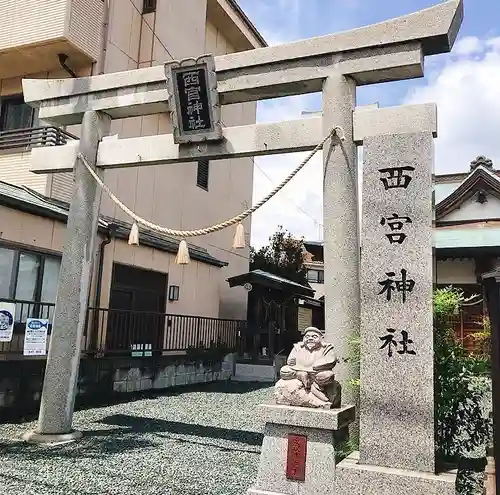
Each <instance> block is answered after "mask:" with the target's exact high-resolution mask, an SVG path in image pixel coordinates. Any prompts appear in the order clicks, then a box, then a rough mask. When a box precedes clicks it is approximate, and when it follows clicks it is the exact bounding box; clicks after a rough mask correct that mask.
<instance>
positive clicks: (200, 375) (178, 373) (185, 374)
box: [113, 356, 233, 393]
mask: <svg viewBox="0 0 500 495" xmlns="http://www.w3.org/2000/svg"><path fill="white" fill-rule="evenodd" d="M218 368H219V367H216V368H213V369H212V368H210V367H206V366H204V365H203V364H175V363H174V364H166V365H163V366H161V367H159V368H158V369H156V370H152V369H148V368H142V369H141V368H138V367H124V368H120V369H117V370H116V371H115V374H114V377H113V392H118V393H121V392H139V391H143V390H152V389H156V390H159V389H165V388H170V387H177V386H181V385H194V384H198V383H207V382H216V381H221V380H222V381H224V380H229V379H230V378H231V377H232V375H233V360H232V357H231V356H228V357H226V359H225V360H224V362H222V363H221V365H220V369H218Z"/></svg>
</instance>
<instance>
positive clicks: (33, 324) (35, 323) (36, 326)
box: [27, 319, 49, 330]
mask: <svg viewBox="0 0 500 495" xmlns="http://www.w3.org/2000/svg"><path fill="white" fill-rule="evenodd" d="M27 327H28V328H29V329H30V330H40V329H41V328H44V327H45V328H46V329H47V330H48V329H49V321H48V320H34V319H33V320H30V321H29V322H28V323H27Z"/></svg>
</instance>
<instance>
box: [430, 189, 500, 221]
mask: <svg viewBox="0 0 500 495" xmlns="http://www.w3.org/2000/svg"><path fill="white" fill-rule="evenodd" d="M486 198H487V200H488V201H487V202H486V203H483V204H481V203H478V202H477V201H476V196H475V195H474V196H473V197H472V198H471V199H469V200H468V201H466V202H465V203H463V204H462V205H461V206H460V208H457V209H456V210H453V211H452V212H451V213H449V214H448V215H446V216H445V217H444V218H441V219H440V221H441V222H443V221H445V222H451V221H458V220H473V219H483V218H500V199H497V198H495V197H494V196H491V195H490V194H488V195H487V196H486Z"/></svg>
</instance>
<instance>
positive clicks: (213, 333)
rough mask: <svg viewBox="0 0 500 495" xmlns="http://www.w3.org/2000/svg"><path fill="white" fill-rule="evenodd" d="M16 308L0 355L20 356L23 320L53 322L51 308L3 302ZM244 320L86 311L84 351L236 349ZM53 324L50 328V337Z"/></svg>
mask: <svg viewBox="0 0 500 495" xmlns="http://www.w3.org/2000/svg"><path fill="white" fill-rule="evenodd" d="M3 301H4V302H11V303H14V304H15V305H16V312H15V323H14V333H13V337H12V341H11V342H0V356H2V355H10V356H15V355H18V356H20V355H22V354H23V347H24V334H25V329H26V319H27V318H48V319H49V320H50V321H51V322H52V319H53V317H54V304H52V303H34V302H29V301H18V300H8V301H7V300H3ZM245 328H246V321H242V320H229V319H221V318H207V317H203V316H186V315H172V314H165V313H155V312H148V311H127V310H115V309H107V308H89V310H88V313H87V321H86V325H85V334H84V340H83V342H82V352H83V353H85V354H87V355H90V356H96V357H102V356H146V357H148V356H153V355H158V354H161V353H169V352H172V353H179V352H184V351H187V350H188V349H189V348H190V347H197V346H199V345H200V344H202V345H203V346H205V347H209V346H210V344H212V343H218V344H224V345H225V346H227V348H229V349H237V348H239V347H240V338H241V335H242V334H243V333H244V329H245ZM51 330H52V325H49V335H50V333H51Z"/></svg>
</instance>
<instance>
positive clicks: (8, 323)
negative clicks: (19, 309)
mask: <svg viewBox="0 0 500 495" xmlns="http://www.w3.org/2000/svg"><path fill="white" fill-rule="evenodd" d="M15 314H16V305H15V304H13V303H6V302H0V342H10V341H11V340H12V333H13V331H14V316H15Z"/></svg>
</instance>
